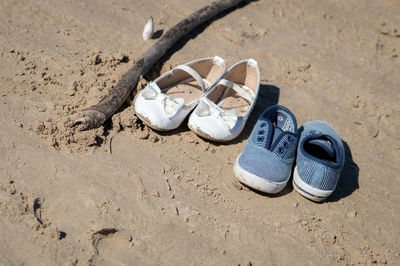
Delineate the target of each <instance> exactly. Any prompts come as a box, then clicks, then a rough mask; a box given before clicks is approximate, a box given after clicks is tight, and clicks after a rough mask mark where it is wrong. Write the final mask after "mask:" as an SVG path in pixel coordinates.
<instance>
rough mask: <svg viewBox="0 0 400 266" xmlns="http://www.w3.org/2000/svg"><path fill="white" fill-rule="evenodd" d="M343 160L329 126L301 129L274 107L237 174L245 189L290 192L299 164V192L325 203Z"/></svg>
mask: <svg viewBox="0 0 400 266" xmlns="http://www.w3.org/2000/svg"><path fill="white" fill-rule="evenodd" d="M296 151H297V158H296ZM344 157H345V152H344V147H343V142H342V140H341V139H340V137H339V134H338V133H337V132H336V130H335V129H333V128H332V127H331V126H330V125H328V124H326V123H324V122H322V121H311V122H307V123H305V124H304V125H303V126H302V127H301V128H300V129H297V122H296V118H295V116H294V115H293V113H292V112H291V111H290V110H289V109H287V108H285V107H283V106H280V105H274V106H271V107H270V108H268V109H267V110H265V111H264V112H263V113H262V114H261V115H260V117H259V119H258V121H257V122H256V124H255V126H254V129H253V131H252V133H251V136H250V138H249V139H248V142H247V145H246V147H245V149H244V151H243V152H242V153H241V154H240V155H239V156H238V158H237V160H236V163H235V166H234V172H235V175H236V177H237V178H238V179H239V181H240V182H242V183H244V184H245V185H247V186H249V187H251V188H254V189H256V190H259V191H262V192H266V193H272V194H275V193H278V192H280V191H281V190H282V189H283V188H284V187H285V186H286V184H287V182H288V181H289V179H290V176H291V174H292V167H293V163H294V162H295V159H296V167H295V169H294V173H293V187H294V189H295V190H296V191H297V192H299V193H300V194H301V195H303V196H304V197H306V198H308V199H310V200H313V201H323V200H324V199H326V198H327V197H328V196H329V195H331V194H332V193H333V191H334V190H335V188H336V185H337V182H338V180H339V177H340V174H341V172H342V169H343V166H344Z"/></svg>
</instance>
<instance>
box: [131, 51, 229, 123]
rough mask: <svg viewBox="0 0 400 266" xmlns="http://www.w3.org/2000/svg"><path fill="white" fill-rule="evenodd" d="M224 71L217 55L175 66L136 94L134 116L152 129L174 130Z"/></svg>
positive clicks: (222, 60)
mask: <svg viewBox="0 0 400 266" xmlns="http://www.w3.org/2000/svg"><path fill="white" fill-rule="evenodd" d="M224 73H225V61H224V59H222V58H221V57H218V56H215V57H213V58H203V59H199V60H195V61H192V62H189V63H187V64H184V65H179V66H177V67H175V68H174V69H172V70H170V71H168V72H167V73H165V74H163V75H161V76H160V77H159V78H157V79H156V80H154V81H153V82H152V83H150V84H148V85H147V86H146V88H145V89H144V90H143V91H141V92H140V93H138V95H137V96H136V99H135V103H134V105H135V111H136V115H137V116H138V117H139V118H140V119H141V120H142V121H143V122H144V123H145V124H147V125H148V126H149V127H151V128H153V129H156V130H162V131H165V130H172V129H175V128H177V127H178V126H179V125H180V124H181V123H182V121H183V120H184V119H185V117H186V116H187V115H188V114H189V113H190V111H192V110H193V109H194V108H195V107H196V105H197V104H198V102H199V99H200V98H201V96H203V95H204V93H206V92H207V90H208V89H209V88H211V86H212V85H213V84H214V83H216V82H217V81H218V80H219V79H220V78H221V76H222V75H223V74H224Z"/></svg>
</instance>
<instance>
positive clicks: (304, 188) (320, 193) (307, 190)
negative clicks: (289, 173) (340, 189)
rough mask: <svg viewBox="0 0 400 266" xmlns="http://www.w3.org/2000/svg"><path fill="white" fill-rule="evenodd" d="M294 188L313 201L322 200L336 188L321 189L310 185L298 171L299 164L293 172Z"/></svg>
mask: <svg viewBox="0 0 400 266" xmlns="http://www.w3.org/2000/svg"><path fill="white" fill-rule="evenodd" d="M293 188H294V189H295V190H296V191H297V192H298V193H299V194H301V195H302V196H303V197H306V198H307V199H310V200H312V201H316V202H321V201H323V200H325V199H326V198H327V197H329V196H330V195H331V194H332V193H333V191H334V190H321V189H318V188H315V187H313V186H310V185H309V184H307V183H306V182H304V181H303V180H302V179H301V178H300V176H299V173H298V172H297V166H296V167H295V168H294V173H293Z"/></svg>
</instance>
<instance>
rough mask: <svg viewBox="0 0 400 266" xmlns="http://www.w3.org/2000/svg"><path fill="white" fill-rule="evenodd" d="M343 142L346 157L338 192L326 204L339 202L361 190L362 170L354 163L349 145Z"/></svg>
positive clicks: (337, 188) (337, 187)
mask: <svg viewBox="0 0 400 266" xmlns="http://www.w3.org/2000/svg"><path fill="white" fill-rule="evenodd" d="M342 141H343V145H344V151H345V156H346V157H345V162H344V167H343V171H342V174H341V176H340V178H339V182H338V184H337V186H336V190H335V191H334V192H333V194H332V195H331V196H330V197H329V198H327V199H326V202H336V201H339V200H340V199H342V198H345V197H347V196H349V195H351V194H352V193H353V192H354V191H355V190H357V189H358V188H359V186H358V174H359V171H360V169H359V168H358V165H357V164H356V163H355V162H354V161H353V157H352V154H351V149H350V147H349V145H348V144H347V143H346V142H345V141H344V140H342Z"/></svg>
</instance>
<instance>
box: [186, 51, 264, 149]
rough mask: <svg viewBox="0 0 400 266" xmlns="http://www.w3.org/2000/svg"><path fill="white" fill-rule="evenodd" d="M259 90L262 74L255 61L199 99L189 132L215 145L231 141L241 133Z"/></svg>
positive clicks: (243, 64) (237, 69)
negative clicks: (191, 131) (215, 143)
mask: <svg viewBox="0 0 400 266" xmlns="http://www.w3.org/2000/svg"><path fill="white" fill-rule="evenodd" d="M259 87H260V70H259V68H258V63H257V61H256V60H254V59H251V58H250V59H247V60H243V61H240V62H238V63H236V64H235V65H233V66H232V67H231V68H229V69H228V72H227V73H226V75H225V76H224V77H223V78H222V79H221V80H219V81H218V83H217V84H215V85H214V86H213V87H212V88H210V90H209V91H208V92H207V93H206V94H205V95H204V96H203V97H202V98H201V99H200V102H199V104H198V106H197V107H196V109H195V110H194V111H193V113H192V114H191V115H190V118H189V123H188V125H189V128H190V129H191V130H193V131H194V132H195V133H196V134H197V135H199V136H201V137H204V138H206V139H210V140H213V141H229V140H232V139H234V138H236V137H237V136H239V134H240V132H242V130H243V128H244V125H245V124H246V121H247V119H248V118H249V115H250V113H251V111H252V109H253V107H254V104H255V101H256V99H257V96H258V90H259Z"/></svg>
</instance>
